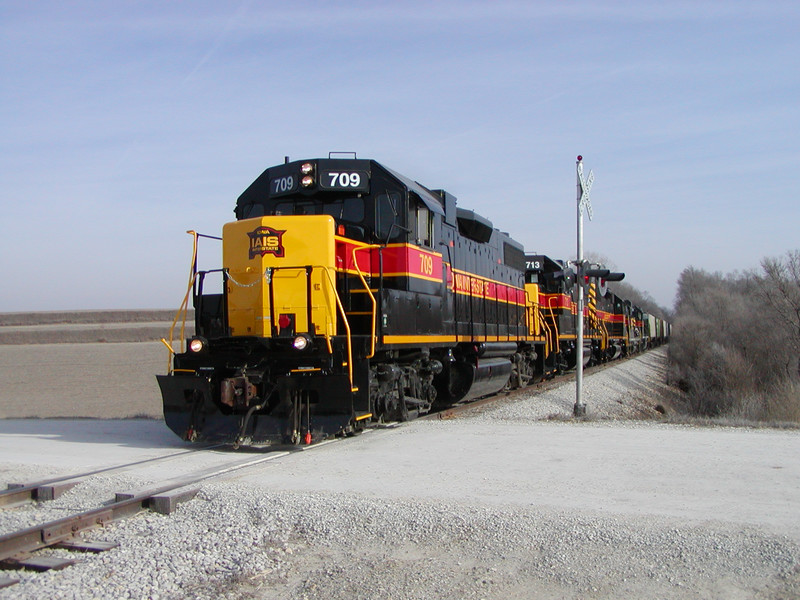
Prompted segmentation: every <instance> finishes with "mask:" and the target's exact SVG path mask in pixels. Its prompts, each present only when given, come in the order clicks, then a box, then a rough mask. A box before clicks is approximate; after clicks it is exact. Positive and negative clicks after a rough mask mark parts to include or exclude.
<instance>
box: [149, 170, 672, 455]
mask: <svg viewBox="0 0 800 600" xmlns="http://www.w3.org/2000/svg"><path fill="white" fill-rule="evenodd" d="M235 214H236V220H235V221H233V222H230V223H227V224H225V225H224V227H223V230H222V267H221V268H220V269H215V270H210V271H202V270H198V269H197V245H198V240H199V238H203V237H207V236H201V235H198V234H196V233H194V232H190V233H193V234H194V241H195V248H194V257H193V262H192V272H191V278H190V283H189V289H188V291H187V297H186V298H185V299H184V305H183V307H182V311H181V316H179V318H178V319H176V322H177V321H179V320H180V319H184V320H185V318H186V314H187V311H186V309H187V308H188V304H189V302H190V298H191V301H192V302H193V306H194V315H195V316H194V320H195V323H194V327H195V335H194V337H192V338H191V339H189V340H184V339H183V336H181V338H182V339H181V348H182V350H181V351H177V350H174V343H173V342H172V340H170V341H169V342H166V340H165V343H167V345H168V346H169V347H170V350H171V352H172V354H173V356H172V357H171V363H170V369H169V373H168V374H167V375H160V376H157V379H158V383H159V385H160V388H161V392H162V396H163V401H164V417H165V420H166V422H167V424H168V425H169V427H170V428H171V429H172V430H173V431H174V432H175V433H177V434H178V435H179V436H181V437H183V438H184V439H187V440H192V441H195V440H197V441H200V440H208V441H210V440H219V441H231V442H234V443H265V442H271V441H278V442H288V443H295V444H297V443H305V444H309V443H312V442H314V441H317V440H320V439H323V438H325V437H327V436H331V435H338V434H352V433H356V432H358V431H360V430H362V429H363V428H365V427H366V426H368V425H369V424H370V423H374V422H384V421H396V420H400V421H402V420H406V419H410V418H414V417H416V416H418V415H422V414H425V413H427V412H429V411H431V410H433V409H436V408H438V407H446V406H450V405H453V404H455V403H458V402H463V401H465V400H469V399H471V398H477V397H481V396H486V395H489V394H493V393H496V392H498V391H500V390H502V389H504V388H515V387H521V386H524V385H526V384H528V383H530V382H532V381H538V380H541V379H542V378H546V377H549V376H552V375H554V374H555V373H557V372H560V371H563V370H566V369H570V368H572V367H574V366H575V365H576V363H577V359H578V355H579V352H578V351H577V348H576V339H577V338H576V335H575V325H576V315H577V309H576V301H575V297H576V290H577V286H578V285H582V286H584V290H585V291H586V296H587V299H588V302H587V305H586V308H585V310H584V317H583V318H584V331H585V337H584V348H583V361H584V364H586V365H591V364H595V363H602V362H605V361H608V360H612V359H614V358H617V357H619V356H623V355H626V354H629V353H632V352H638V351H641V350H643V349H645V348H648V347H650V346H653V345H657V344H660V343H663V342H664V341H666V339H667V337H668V334H669V324H668V323H666V322H664V321H662V320H660V319H657V318H655V317H654V316H652V315H647V314H644V313H643V312H642V311H641V310H639V309H638V308H636V307H635V306H633V305H631V303H630V302H627V301H625V300H623V299H622V298H619V297H617V296H616V295H614V294H613V293H612V292H610V291H609V290H608V289H607V288H606V285H605V282H604V281H603V280H602V278H601V277H600V276H599V275H598V274H600V275H602V272H600V271H586V272H587V273H590V274H593V275H583V273H584V271H583V269H582V268H581V269H576V270H577V273H578V275H580V277H576V270H573V269H571V268H568V267H567V265H566V264H565V263H563V262H559V261H556V260H553V259H551V258H548V257H547V256H543V255H527V254H526V253H525V251H524V249H523V247H522V245H521V244H520V243H518V242H516V241H515V240H513V239H512V238H511V237H509V235H508V234H506V233H503V232H501V231H499V230H497V229H495V228H494V227H493V225H492V223H491V222H490V221H489V220H488V219H486V218H484V217H482V216H480V215H478V214H476V213H475V212H473V211H470V210H465V209H463V208H459V207H457V205H456V198H455V197H454V196H453V195H452V194H449V193H448V192H446V191H444V190H434V189H428V188H426V187H424V186H422V185H420V184H419V183H417V182H415V181H413V180H411V179H409V178H407V177H405V176H403V175H401V174H399V173H396V172H395V171H392V170H391V169H389V168H387V167H385V166H383V165H381V164H379V163H378V162H375V161H374V160H363V159H357V158H355V157H352V158H333V157H329V158H320V159H312V160H302V161H294V162H289V160H288V159H287V160H286V162H285V163H284V164H281V165H278V166H275V167H271V168H269V169H267V170H266V171H264V172H263V173H262V174H261V175H260V176H259V177H258V178H257V179H256V180H255V181H254V182H253V183H252V184H251V185H250V186H249V187H248V188H247V189H246V190H245V191H244V193H242V195H241V196H240V197H239V199H238V201H237V203H236V208H235ZM212 280H214V281H213V283H212ZM210 288H214V289H210ZM173 329H174V327H173ZM170 337H172V331H171V332H170ZM184 342H185V343H186V346H185V347H184V346H183V344H184Z"/></svg>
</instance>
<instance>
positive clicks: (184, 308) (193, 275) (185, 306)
mask: <svg viewBox="0 0 800 600" xmlns="http://www.w3.org/2000/svg"><path fill="white" fill-rule="evenodd" d="M186 233H188V234H189V235H191V236H192V267H191V270H190V271H189V285H188V286H187V288H186V294H185V295H184V297H183V302H181V305H180V307H179V308H178V312H176V313H175V318H174V319H173V320H172V325H171V326H170V328H169V342H167V340H166V339H164V338H161V342H162V343H163V344H164V345H165V346H166V347H167V349H169V351H170V354H169V356H168V357H167V374H168V375H172V356H173V355H174V354H175V348H174V347H173V345H172V342H173V339H174V333H175V326H176V325H177V324H178V321H179V320H180V321H181V353H182V352H183V351H184V348H183V345H184V343H185V340H186V335H185V333H186V317H187V316H188V314H189V294H190V293H191V292H192V290H193V289H194V282H195V280H196V279H197V239H198V237H199V236H200V234H198V233H197V232H196V231H195V230H194V229H190V230H189V231H187V232H186ZM181 313H183V318H181Z"/></svg>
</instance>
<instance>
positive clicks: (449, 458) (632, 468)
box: [0, 352, 800, 599]
mask: <svg viewBox="0 0 800 600" xmlns="http://www.w3.org/2000/svg"><path fill="white" fill-rule="evenodd" d="M662 367H663V352H662V353H660V354H659V353H650V354H648V355H645V356H643V357H639V358H636V359H634V360H631V361H628V362H626V363H625V364H623V365H620V366H619V367H615V368H613V369H607V370H604V371H602V372H600V373H594V374H592V375H589V376H587V378H586V381H585V392H586V397H585V401H586V403H587V405H588V408H589V411H588V412H589V414H590V415H591V414H594V416H596V417H602V418H616V417H620V418H621V419H622V420H613V421H607V420H603V421H588V422H580V423H576V422H574V421H572V420H569V419H568V416H569V415H570V414H571V412H572V405H573V403H574V386H572V385H567V386H564V387H562V388H558V389H555V390H550V391H547V392H545V393H543V394H539V395H536V394H532V393H528V392H525V393H524V394H522V395H521V396H518V397H516V398H515V399H514V400H513V401H511V400H510V399H509V400H505V401H503V402H501V403H500V404H499V405H497V406H495V407H486V408H482V409H480V410H478V411H476V412H475V413H474V414H472V415H471V416H467V417H460V418H457V419H453V420H448V421H424V422H423V421H416V422H413V423H410V424H407V425H404V426H401V427H398V428H393V429H388V430H383V431H376V432H368V433H367V434H364V435H362V436H360V437H357V438H354V439H349V440H344V441H342V442H337V443H334V444H329V445H327V446H323V447H320V448H319V449H317V450H312V451H309V452H303V453H299V454H296V455H291V456H288V457H286V459H285V460H284V459H281V460H280V461H276V462H271V463H267V464H266V465H265V466H264V467H263V469H259V471H258V472H257V473H240V474H239V475H238V476H237V478H236V479H235V480H234V481H228V482H219V483H213V484H207V485H205V486H204V488H203V491H202V492H201V494H200V495H199V496H198V497H197V498H196V499H195V500H193V501H191V502H189V503H186V504H184V505H181V507H180V508H179V509H178V510H177V511H176V512H175V513H174V514H173V515H171V516H169V517H166V516H161V515H156V514H149V513H145V514H142V515H140V516H138V517H136V518H133V519H130V520H127V521H123V522H120V523H119V524H115V525H112V526H110V527H107V528H105V529H103V530H99V531H97V532H96V533H95V534H92V535H91V538H92V539H107V540H113V541H117V542H120V544H121V546H120V548H118V549H116V550H112V551H110V552H106V553H103V554H98V555H86V556H84V557H82V558H84V562H83V563H81V564H80V565H76V566H74V567H70V568H68V569H66V570H64V571H60V572H49V573H27V572H20V573H17V574H16V576H18V577H20V578H22V579H23V582H22V583H21V584H18V585H16V586H14V587H12V588H7V589H5V590H0V599H5V598H43V597H47V598H81V599H83V598H137V599H138V598H176V599H177V598H209V599H211V598H230V599H244V598H252V597H260V598H287V599H288V598H292V599H294V598H333V599H337V598H342V599H344V598H347V599H352V598H409V599H411V598H498V599H499V598H503V599H508V598H615V599H616V598H720V599H723V598H724V599H729V598H776V599H777V598H798V597H800V569H799V567H798V565H800V523H799V522H798V520H797V518H796V515H797V513H798V509H800V485H798V484H799V483H800V465H798V464H797V463H798V461H797V460H796V456H797V450H798V449H800V437H799V436H798V433H797V432H796V431H773V430H750V429H732V428H713V429H712V428H692V427H684V426H675V425H664V424H660V423H657V422H653V421H631V420H628V419H631V418H641V417H642V416H646V415H648V414H654V411H653V408H652V407H653V405H654V404H656V403H661V402H662V400H661V399H660V398H659V399H656V400H653V399H650V400H647V399H646V398H647V395H648V394H649V393H650V392H651V391H652V390H654V389H660V388H661V387H662V386H663V379H664V374H663V370H662ZM552 417H558V418H559V419H561V418H562V417H563V418H564V419H565V420H564V421H563V422H562V421H560V420H557V421H556V422H552V420H550V419H551V418H552ZM122 423H123V425H124V422H122ZM156 425H157V424H155V423H150V424H149V425H148V426H153V427H155V426H156ZM64 426H65V427H68V426H69V422H65V423H64ZM106 429H107V430H109V431H110V427H107V428H106ZM142 431H146V429H143V430H142ZM110 435H113V432H112V433H111V434H110ZM154 436H155V437H157V436H158V434H154ZM69 438H70V436H69V435H68V434H65V435H63V436H61V437H60V438H59V436H50V437H48V439H47V440H46V444H47V448H43V449H42V454H41V455H37V456H35V457H34V456H30V457H29V460H26V461H25V463H26V464H21V463H22V462H23V461H22V460H20V457H19V456H13V455H10V453H9V451H7V450H3V451H2V453H0V461H1V462H0V470H1V471H0V472H2V473H3V476H4V477H5V478H13V477H14V476H15V475H20V476H21V475H25V474H28V473H29V472H30V471H31V469H32V468H34V467H36V468H39V469H40V471H39V472H41V470H48V469H49V470H50V471H51V472H52V471H53V470H55V469H56V468H59V469H63V464H64V463H63V462H57V461H56V460H55V459H54V458H53V457H52V453H53V451H54V448H56V450H55V452H58V450H57V448H59V447H61V448H62V456H61V457H60V459H59V460H61V461H63V459H64V456H63V453H64V452H65V451H67V452H69V451H71V450H70V449H68V448H69V445H68V444H64V442H65V440H67V441H68V440H69ZM42 442H43V443H44V442H45V440H42ZM87 443H88V442H87ZM106 443H107V442H106ZM59 444H61V445H60V446H59ZM65 448H66V449H67V450H65ZM84 452H85V449H84ZM48 455H49V456H48ZM53 465H56V467H54V466H53ZM173 468H177V467H173ZM159 469H160V470H161V472H163V473H164V476H171V475H172V473H166V471H168V470H169V469H170V467H168V466H166V465H165V466H162V467H159ZM157 472H158V471H155V470H151V471H149V472H142V473H140V472H138V471H137V475H136V476H134V475H133V474H131V473H129V474H123V475H116V476H114V477H110V476H108V477H102V476H99V477H97V478H95V479H94V480H93V481H92V482H89V483H87V484H85V485H81V486H79V487H78V488H75V489H73V490H72V491H70V492H69V493H67V494H66V495H65V496H63V497H62V498H61V499H59V500H57V501H55V502H53V503H50V504H48V505H44V504H43V505H41V506H32V507H27V508H22V509H17V510H14V511H13V514H16V515H18V516H17V517H16V518H17V519H19V521H20V522H22V521H23V520H25V519H33V518H34V516H35V518H50V517H49V516H48V515H53V514H65V513H67V512H68V511H69V510H71V509H72V508H75V507H82V506H84V505H85V504H87V503H89V501H90V500H95V501H96V500H97V499H98V497H101V494H102V490H108V489H110V488H111V487H114V488H118V487H120V486H124V487H132V486H135V485H136V484H137V483H141V482H146V481H149V480H153V479H154V476H155V474H156V473H157ZM11 514H12V513H3V514H0V517H2V519H0V531H7V530H8V529H9V528H11V527H13V526H14V520H15V518H14V517H13V516H9V515H11ZM48 552H54V553H60V552H64V551H48Z"/></svg>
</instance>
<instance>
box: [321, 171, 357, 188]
mask: <svg viewBox="0 0 800 600" xmlns="http://www.w3.org/2000/svg"><path fill="white" fill-rule="evenodd" d="M328 177H330V178H331V180H330V183H329V184H328V185H329V186H330V187H344V188H346V187H358V186H360V185H361V175H360V174H359V173H336V172H330V173H328Z"/></svg>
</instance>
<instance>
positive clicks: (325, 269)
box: [322, 267, 358, 392]
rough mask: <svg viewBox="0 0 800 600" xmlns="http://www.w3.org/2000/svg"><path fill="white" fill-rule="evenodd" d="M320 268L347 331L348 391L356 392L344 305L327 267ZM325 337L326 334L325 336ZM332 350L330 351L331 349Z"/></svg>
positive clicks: (329, 345) (350, 341) (350, 343)
mask: <svg viewBox="0 0 800 600" xmlns="http://www.w3.org/2000/svg"><path fill="white" fill-rule="evenodd" d="M322 270H323V271H324V272H325V276H326V277H327V278H328V282H329V283H330V284H331V289H332V290H333V297H334V298H336V306H337V307H339V312H340V313H341V315H342V321H343V322H344V328H345V330H346V331H347V371H348V375H349V377H350V391H351V392H356V391H358V388H356V387H355V386H354V385H353V342H352V339H351V337H350V323H348V322H347V315H346V314H345V312H344V306H342V301H341V299H340V298H339V292H337V291H336V284H335V283H334V281H333V279H331V274H330V273H329V272H328V267H322ZM325 337H326V339H327V337H328V336H327V335H326V336H325ZM330 347H331V344H330V341H328V348H329V349H330ZM331 352H332V351H331Z"/></svg>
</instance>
